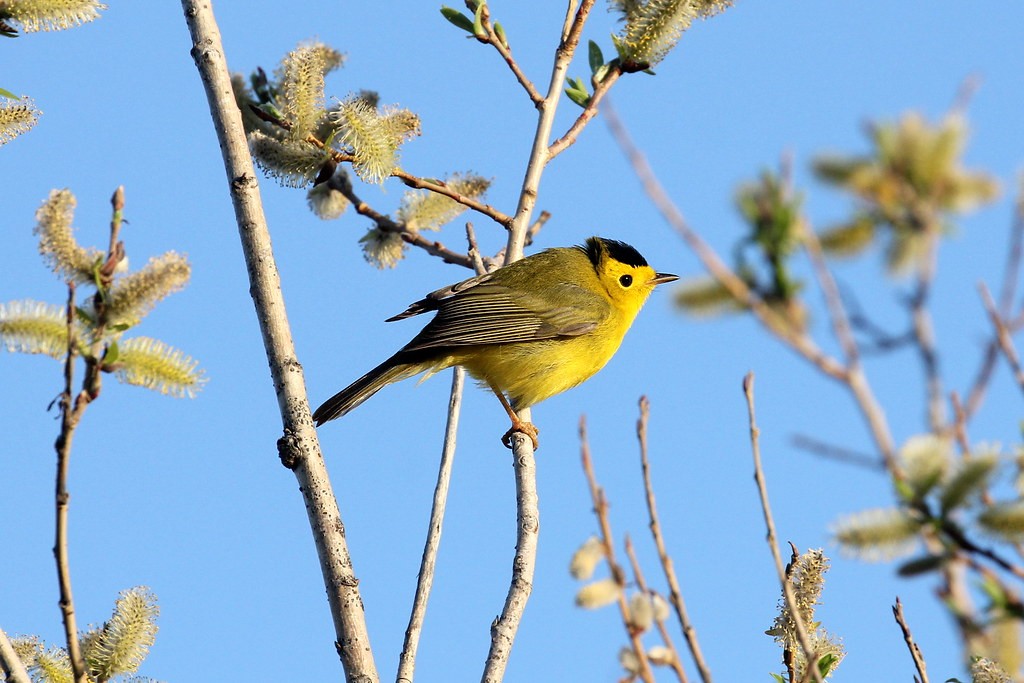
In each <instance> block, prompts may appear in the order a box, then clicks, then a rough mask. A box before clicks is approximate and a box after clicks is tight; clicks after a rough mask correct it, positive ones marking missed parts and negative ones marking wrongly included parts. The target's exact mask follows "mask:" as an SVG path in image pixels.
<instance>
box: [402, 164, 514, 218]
mask: <svg viewBox="0 0 1024 683" xmlns="http://www.w3.org/2000/svg"><path fill="white" fill-rule="evenodd" d="M391 176H392V177H394V178H398V179H399V180H401V181H402V182H403V183H405V184H406V185H408V186H409V187H412V188H415V189H417V190H429V191H431V192H434V193H437V194H439V195H443V196H445V197H448V198H449V199H453V200H455V201H456V202H458V203H459V204H462V205H463V206H465V207H468V208H470V209H472V210H473V211H476V212H477V213H480V214H483V215H484V216H487V217H488V218H490V219H491V220H493V221H494V222H495V223H497V224H498V225H501V226H502V227H504V228H505V229H510V228H511V226H512V217H511V216H508V215H506V214H504V213H502V212H501V211H498V210H497V209H495V208H494V207H493V206H491V205H490V204H484V203H483V202H479V201H477V200H475V199H473V198H472V197H467V196H466V195H464V194H462V193H460V192H456V191H455V190H453V189H452V187H451V185H449V184H447V183H445V182H441V181H435V180H427V179H426V178H420V177H417V176H414V175H412V174H411V173H407V172H405V171H403V170H402V169H400V168H398V169H395V170H394V171H392V172H391Z"/></svg>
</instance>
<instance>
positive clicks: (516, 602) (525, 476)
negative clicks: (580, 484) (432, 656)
mask: <svg viewBox="0 0 1024 683" xmlns="http://www.w3.org/2000/svg"><path fill="white" fill-rule="evenodd" d="M524 415H525V417H524ZM519 416H520V418H522V419H524V420H527V421H528V420H529V419H530V417H529V413H528V412H527V411H519ZM512 456H513V469H514V471H515V479H516V554H515V557H514V558H513V559H512V581H511V583H510V584H509V588H508V594H507V595H506V596H505V605H504V607H502V610H501V615H500V616H499V617H498V618H497V619H495V620H494V623H493V624H491V646H490V650H489V651H488V654H487V662H486V664H485V665H484V673H483V676H482V678H481V680H482V681H483V683H499V681H501V680H502V679H503V678H504V676H505V668H506V666H507V665H508V658H509V656H510V655H511V653H512V644H513V642H514V641H515V637H516V633H517V631H518V630H519V623H520V622H521V621H522V618H523V612H524V611H525V609H526V602H527V600H529V598H530V593H531V592H532V591H533V573H534V570H535V568H536V565H537V540H538V533H539V532H540V506H539V504H538V498H537V462H536V459H535V458H534V456H533V441H532V440H531V439H530V437H528V436H527V435H525V434H522V433H520V432H515V433H514V434H513V435H512Z"/></svg>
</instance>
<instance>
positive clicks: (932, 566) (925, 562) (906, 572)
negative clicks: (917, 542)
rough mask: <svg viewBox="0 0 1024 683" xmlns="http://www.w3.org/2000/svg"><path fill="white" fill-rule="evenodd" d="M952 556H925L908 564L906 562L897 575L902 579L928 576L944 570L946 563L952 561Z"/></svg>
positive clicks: (897, 571)
mask: <svg viewBox="0 0 1024 683" xmlns="http://www.w3.org/2000/svg"><path fill="white" fill-rule="evenodd" d="M950 557H951V556H950V555H946V554H940V555H925V556H924V557H918V558H915V559H913V560H910V561H908V562H904V563H903V564H902V565H900V567H899V569H897V570H896V573H897V574H899V575H900V576H902V577H910V576H920V575H921V574H927V573H928V572H933V571H936V570H938V569H941V568H942V565H944V564H945V563H946V562H948V561H949V560H950Z"/></svg>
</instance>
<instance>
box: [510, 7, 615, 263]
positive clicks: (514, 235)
mask: <svg viewBox="0 0 1024 683" xmlns="http://www.w3.org/2000/svg"><path fill="white" fill-rule="evenodd" d="M594 1H595V0H583V2H581V3H580V6H579V9H577V10H576V11H575V12H573V6H574V2H573V1H572V0H571V1H570V3H569V7H568V12H567V13H566V21H565V24H564V25H563V28H562V41H561V42H560V43H559V45H558V48H557V49H556V50H555V58H554V61H553V64H552V66H551V78H550V79H549V81H548V90H547V93H546V94H545V95H544V102H543V103H542V104H541V105H539V106H538V107H537V128H536V130H535V132H534V135H533V144H532V146H531V148H530V157H529V161H528V162H527V164H526V173H525V174H524V176H523V184H522V187H521V189H520V191H519V202H518V204H517V205H516V212H515V215H514V217H513V219H512V224H511V228H510V230H509V234H508V240H507V242H506V245H505V264H506V265H507V264H509V263H512V262H513V261H518V260H519V259H521V258H522V257H523V245H524V244H525V243H526V233H527V227H528V226H529V225H530V218H531V216H532V215H533V208H534V205H535V204H536V203H537V191H538V189H539V188H540V179H541V175H542V174H543V173H544V168H545V166H547V163H548V162H549V161H550V160H551V156H550V154H549V152H548V141H549V140H550V139H551V129H552V126H553V125H554V121H555V114H556V112H557V111H558V103H559V100H560V99H561V97H562V88H563V87H564V85H565V75H566V72H567V71H568V69H569V64H570V63H571V62H572V58H573V55H574V54H575V53H576V47H577V46H578V45H579V40H580V35H581V33H582V32H583V26H584V24H585V23H586V21H587V17H588V16H589V15H590V10H591V9H593V7H594Z"/></svg>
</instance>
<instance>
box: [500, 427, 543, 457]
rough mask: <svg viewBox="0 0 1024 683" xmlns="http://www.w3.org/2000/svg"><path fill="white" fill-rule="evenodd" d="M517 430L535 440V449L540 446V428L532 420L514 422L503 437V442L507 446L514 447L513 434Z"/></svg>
mask: <svg viewBox="0 0 1024 683" xmlns="http://www.w3.org/2000/svg"><path fill="white" fill-rule="evenodd" d="M516 432H519V433H520V434H525V435H526V436H528V437H530V441H532V442H533V450H537V449H538V448H540V442H539V441H537V435H538V434H539V433H540V430H539V429H537V427H535V426H534V424H533V423H532V422H522V421H516V422H513V423H512V428H511V429H509V430H508V431H507V432H505V436H503V437H501V443H503V444H505V448H509V449H511V448H512V435H513V434H515V433H516Z"/></svg>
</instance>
